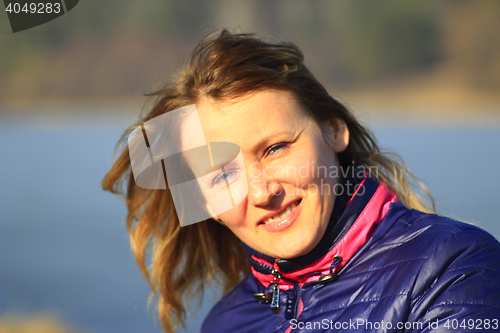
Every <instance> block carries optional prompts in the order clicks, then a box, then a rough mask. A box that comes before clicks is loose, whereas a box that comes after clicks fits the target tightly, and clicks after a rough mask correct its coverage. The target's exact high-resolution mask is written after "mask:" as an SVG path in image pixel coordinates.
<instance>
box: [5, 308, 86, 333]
mask: <svg viewBox="0 0 500 333" xmlns="http://www.w3.org/2000/svg"><path fill="white" fill-rule="evenodd" d="M0 332H2V333H83V332H82V331H80V330H76V329H75V328H73V327H70V326H69V325H68V324H67V323H65V322H64V321H63V320H62V319H61V318H59V317H58V316H56V315H54V314H51V313H41V314H37V315H34V316H29V317H28V316H22V315H19V314H6V315H4V316H3V317H2V318H0Z"/></svg>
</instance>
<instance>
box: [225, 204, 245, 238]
mask: <svg viewBox="0 0 500 333" xmlns="http://www.w3.org/2000/svg"><path fill="white" fill-rule="evenodd" d="M246 202H247V200H246V199H245V200H243V201H242V202H240V203H239V204H237V205H236V206H235V207H234V208H232V209H229V210H228V211H226V212H224V213H222V214H219V218H220V219H221V220H222V221H223V222H224V224H225V225H226V226H227V227H228V228H229V229H231V230H232V231H233V232H234V231H235V230H234V229H237V228H239V227H241V226H244V225H245V218H246V213H245V211H246V209H245V207H246Z"/></svg>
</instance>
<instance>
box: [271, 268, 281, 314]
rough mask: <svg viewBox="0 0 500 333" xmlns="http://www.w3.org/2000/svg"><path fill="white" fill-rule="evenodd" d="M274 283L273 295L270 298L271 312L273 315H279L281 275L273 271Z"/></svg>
mask: <svg viewBox="0 0 500 333" xmlns="http://www.w3.org/2000/svg"><path fill="white" fill-rule="evenodd" d="M273 275H274V282H273V283H272V284H273V295H272V298H271V310H272V311H273V312H274V313H280V288H279V283H280V279H281V274H280V273H279V272H278V271H277V270H275V269H273Z"/></svg>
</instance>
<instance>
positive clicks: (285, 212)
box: [259, 199, 302, 224]
mask: <svg viewBox="0 0 500 333" xmlns="http://www.w3.org/2000/svg"><path fill="white" fill-rule="evenodd" d="M301 201H302V199H299V200H297V201H295V202H294V203H292V204H291V205H290V206H288V207H287V208H285V209H283V210H282V211H281V212H280V213H278V214H276V215H274V216H273V217H268V218H267V219H265V220H264V221H261V222H260V223H259V224H268V223H275V222H278V221H281V220H286V219H287V218H288V217H289V215H290V214H291V213H292V212H293V211H294V209H295V208H297V206H298V205H299V204H300V202H301Z"/></svg>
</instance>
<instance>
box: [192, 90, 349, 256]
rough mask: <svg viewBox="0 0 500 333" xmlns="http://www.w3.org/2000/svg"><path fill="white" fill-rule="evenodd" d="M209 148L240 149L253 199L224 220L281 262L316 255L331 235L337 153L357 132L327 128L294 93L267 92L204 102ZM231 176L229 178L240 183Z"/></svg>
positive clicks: (335, 123) (336, 125)
mask: <svg viewBox="0 0 500 333" xmlns="http://www.w3.org/2000/svg"><path fill="white" fill-rule="evenodd" d="M196 108H197V110H198V114H199V117H200V121H201V124H202V127H203V131H204V133H205V138H206V141H207V142H231V143H235V144H237V145H238V146H239V147H240V149H241V153H242V156H243V160H244V166H245V171H246V172H245V173H246V178H247V184H248V195H247V196H246V198H245V199H243V201H241V202H240V203H239V204H237V205H236V206H235V207H234V208H232V209H230V210H228V211H226V212H224V213H221V214H219V215H218V216H216V218H219V219H221V220H222V221H223V222H224V224H225V225H226V226H227V227H228V228H229V229H231V230H232V231H233V233H234V234H235V235H236V236H237V237H238V238H240V239H241V240H242V241H243V242H244V243H246V244H247V245H249V246H250V247H252V248H253V249H255V250H257V251H259V252H261V253H264V254H266V255H269V256H272V257H275V258H283V259H284V258H294V257H297V256H301V255H304V254H306V253H308V252H309V251H311V250H312V249H313V248H314V246H316V245H317V244H318V242H319V241H320V239H321V237H322V236H323V234H324V232H325V230H326V227H327V225H328V221H329V218H330V215H331V213H332V210H333V205H334V202H335V195H334V192H335V190H334V186H335V184H337V178H336V174H338V173H336V174H335V176H332V175H333V173H332V168H336V167H338V165H337V158H336V154H335V153H338V152H341V151H343V150H344V149H345V148H346V146H347V143H348V138H349V134H348V131H347V128H346V127H345V125H344V126H343V122H341V121H340V120H339V119H338V118H335V119H333V120H331V121H330V122H329V123H327V124H325V125H327V126H326V127H325V128H327V130H326V131H325V136H326V137H327V138H328V140H329V141H330V142H327V141H326V140H325V136H323V135H322V132H321V129H320V127H319V125H318V124H317V123H316V122H315V121H314V120H313V119H312V118H311V116H310V115H309V114H308V113H307V111H306V110H305V109H304V107H303V106H302V105H301V104H299V103H298V102H297V101H296V99H295V98H294V96H293V94H291V93H289V92H285V91H277V90H262V91H258V92H254V93H251V94H249V95H247V96H245V97H244V98H240V99H236V100H234V101H233V100H231V101H223V102H220V101H217V102H214V101H213V100H210V99H204V100H201V101H200V102H199V103H197V104H196ZM238 176H239V175H237V174H235V172H232V171H231V170H226V173H225V174H224V175H223V177H222V178H223V180H224V181H225V182H226V183H227V182H228V183H231V181H232V179H231V178H232V177H238Z"/></svg>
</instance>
